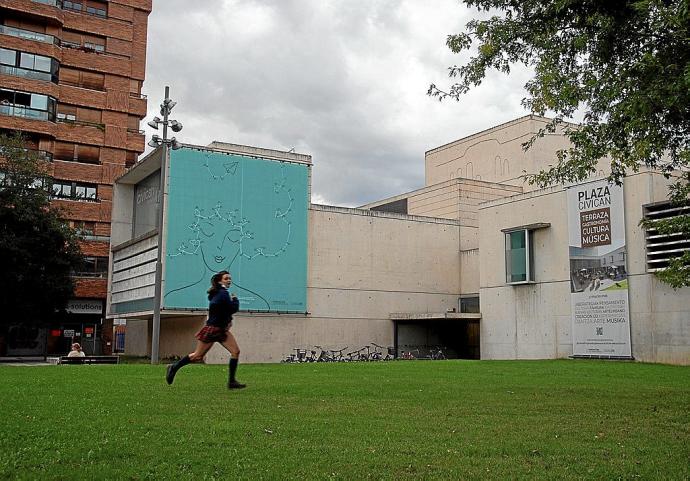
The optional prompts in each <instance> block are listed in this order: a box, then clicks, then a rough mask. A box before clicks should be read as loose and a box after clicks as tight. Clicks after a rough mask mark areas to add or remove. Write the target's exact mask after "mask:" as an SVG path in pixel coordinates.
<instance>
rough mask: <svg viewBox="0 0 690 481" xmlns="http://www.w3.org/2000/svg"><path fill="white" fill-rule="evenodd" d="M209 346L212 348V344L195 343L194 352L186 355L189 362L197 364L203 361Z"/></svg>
mask: <svg viewBox="0 0 690 481" xmlns="http://www.w3.org/2000/svg"><path fill="white" fill-rule="evenodd" d="M211 346H213V343H212V342H202V341H197V342H196V349H194V352H190V353H189V354H188V356H189V360H190V361H191V362H199V361H202V360H203V359H204V356H205V355H206V353H207V352H208V351H209V350H210V349H211Z"/></svg>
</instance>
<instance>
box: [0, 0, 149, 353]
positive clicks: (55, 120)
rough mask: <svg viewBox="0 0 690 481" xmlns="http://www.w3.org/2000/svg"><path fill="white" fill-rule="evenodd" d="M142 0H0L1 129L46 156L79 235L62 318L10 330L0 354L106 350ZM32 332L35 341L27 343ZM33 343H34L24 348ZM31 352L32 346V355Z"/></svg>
mask: <svg viewBox="0 0 690 481" xmlns="http://www.w3.org/2000/svg"><path fill="white" fill-rule="evenodd" d="M151 6H152V5H151V0H111V1H101V0H83V1H80V2H72V1H66V0H65V1H63V0H2V2H0V23H1V24H0V131H2V132H6V133H8V132H12V131H21V132H22V133H23V134H24V136H25V138H26V140H27V143H28V145H27V147H28V148H29V149H32V150H35V151H38V153H39V155H40V156H42V157H43V158H44V159H45V160H47V161H48V162H50V173H51V174H52V176H53V178H54V183H53V202H54V203H55V204H56V205H57V206H59V207H60V208H62V209H63V210H64V212H66V217H67V219H68V220H69V222H70V224H71V225H72V226H73V227H74V228H76V229H77V230H78V231H79V232H80V233H81V234H82V238H83V240H82V242H81V248H82V251H83V253H84V255H85V256H86V263H85V266H84V267H83V269H82V271H81V272H75V278H76V279H75V280H76V290H75V297H74V299H73V300H71V301H70V303H69V306H68V311H69V312H70V316H69V319H68V320H67V321H66V322H63V323H59V324H54V325H52V327H51V328H50V329H49V330H48V332H47V333H44V332H40V333H38V332H24V331H21V330H17V331H16V332H14V333H10V334H9V336H8V338H9V341H10V342H9V343H8V345H7V351H8V352H6V353H4V354H6V355H20V354H24V355H26V354H41V352H37V351H40V350H41V349H42V350H43V352H44V353H49V354H53V353H55V354H62V353H64V352H66V351H68V350H69V347H68V346H69V343H70V342H71V341H72V340H76V341H80V342H81V343H82V345H83V346H84V348H85V350H86V351H87V352H89V353H91V352H94V353H100V352H109V351H110V349H111V347H112V332H113V329H112V323H110V322H104V320H105V316H104V314H105V299H106V290H107V267H108V253H109V245H110V222H111V210H112V190H113V189H112V186H113V182H114V179H115V178H117V177H118V176H120V175H122V174H123V173H124V172H125V169H126V168H127V167H130V166H132V165H134V163H135V162H136V160H137V157H138V156H139V154H141V153H142V152H143V151H144V132H143V131H142V130H140V128H139V123H140V121H141V120H142V119H143V118H144V116H145V115H146V108H147V102H146V98H145V97H144V96H142V95H141V87H142V83H143V81H144V76H145V66H146V38H147V21H148V15H149V14H150V12H151ZM33 336H37V338H40V339H38V341H39V343H38V345H36V342H33V343H31V342H29V341H30V339H27V338H28V337H33ZM29 346H34V347H29ZM31 351H34V352H31Z"/></svg>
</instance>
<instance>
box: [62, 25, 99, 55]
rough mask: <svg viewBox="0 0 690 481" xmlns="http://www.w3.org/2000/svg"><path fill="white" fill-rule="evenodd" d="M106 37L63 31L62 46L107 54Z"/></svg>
mask: <svg viewBox="0 0 690 481" xmlns="http://www.w3.org/2000/svg"><path fill="white" fill-rule="evenodd" d="M105 42H106V37H102V36H100V35H93V34H90V33H84V32H77V31H74V30H63V31H62V46H63V47H69V48H81V49H88V50H94V51H96V52H105Z"/></svg>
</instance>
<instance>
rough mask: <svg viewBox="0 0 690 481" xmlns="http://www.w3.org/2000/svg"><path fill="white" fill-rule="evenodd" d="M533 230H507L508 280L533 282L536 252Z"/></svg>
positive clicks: (512, 282)
mask: <svg viewBox="0 0 690 481" xmlns="http://www.w3.org/2000/svg"><path fill="white" fill-rule="evenodd" d="M532 235H533V233H532V231H530V230H527V229H521V230H516V231H512V232H506V234H505V242H506V282H507V283H508V284H517V283H523V282H532V281H533V280H534V278H533V272H534V254H533V248H532Z"/></svg>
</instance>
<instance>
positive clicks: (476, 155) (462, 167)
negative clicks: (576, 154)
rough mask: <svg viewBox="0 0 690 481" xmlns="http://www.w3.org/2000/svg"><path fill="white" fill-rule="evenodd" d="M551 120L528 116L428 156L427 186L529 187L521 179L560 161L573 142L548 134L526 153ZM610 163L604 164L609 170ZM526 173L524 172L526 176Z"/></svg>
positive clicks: (559, 130)
mask: <svg viewBox="0 0 690 481" xmlns="http://www.w3.org/2000/svg"><path fill="white" fill-rule="evenodd" d="M549 121H550V119H546V118H544V117H538V116H536V115H527V116H525V117H521V118H519V119H516V120H513V121H511V122H506V123H504V124H501V125H497V126H496V127H492V128H490V129H487V130H484V131H482V132H478V133H476V134H473V135H470V136H468V137H465V138H462V139H459V140H456V141H454V142H450V143H448V144H445V145H442V146H440V147H436V148H434V149H431V150H429V151H428V152H426V155H425V158H424V161H425V172H426V182H425V184H426V185H427V186H429V185H434V184H438V183H439V182H443V181H446V180H449V179H454V178H456V177H463V178H467V179H475V180H484V181H488V182H500V183H506V184H511V185H519V186H522V187H524V189H525V190H534V189H536V187H535V186H530V185H528V184H526V183H525V182H524V181H523V180H522V179H521V178H520V176H522V175H523V174H524V172H527V173H528V174H532V173H537V172H539V171H540V170H542V169H545V168H547V167H548V166H549V165H550V164H553V163H555V161H556V151H558V150H559V149H564V148H568V147H569V146H570V141H569V140H568V138H567V137H565V136H564V135H563V127H560V128H559V129H558V131H557V132H554V133H552V134H545V135H544V137H542V138H539V139H537V141H536V142H535V143H534V145H533V146H532V147H531V148H530V149H529V150H527V151H526V152H525V151H524V149H523V147H522V144H524V143H525V142H527V141H528V140H530V139H531V138H532V137H533V136H534V135H535V134H536V133H537V132H539V129H541V128H544V127H545V126H546V125H547V124H548V123H549ZM605 165H606V162H605V161H604V162H602V163H601V168H602V169H605ZM523 171H524V172H523Z"/></svg>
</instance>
